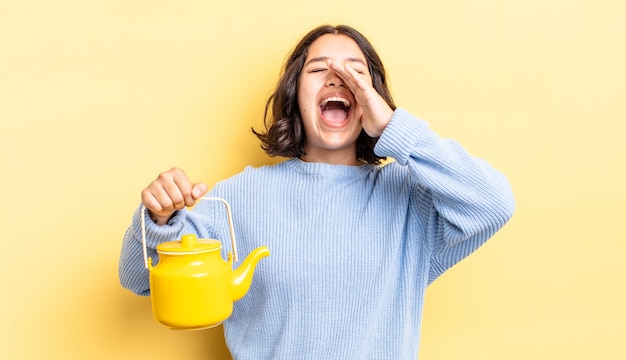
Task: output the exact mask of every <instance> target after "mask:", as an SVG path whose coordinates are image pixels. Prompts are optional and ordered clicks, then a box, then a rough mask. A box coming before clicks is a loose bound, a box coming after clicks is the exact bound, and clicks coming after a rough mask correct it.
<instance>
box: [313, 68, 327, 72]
mask: <svg viewBox="0 0 626 360" xmlns="http://www.w3.org/2000/svg"><path fill="white" fill-rule="evenodd" d="M326 70H328V69H327V68H312V69H311V70H309V72H311V73H316V72H322V71H326Z"/></svg>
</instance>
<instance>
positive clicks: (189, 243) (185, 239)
mask: <svg viewBox="0 0 626 360" xmlns="http://www.w3.org/2000/svg"><path fill="white" fill-rule="evenodd" d="M180 242H181V245H182V247H183V249H190V248H195V247H196V245H197V244H198V238H197V237H196V235H194V234H185V235H183V236H182V237H181V238H180Z"/></svg>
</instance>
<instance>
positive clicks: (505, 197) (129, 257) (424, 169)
mask: <svg viewBox="0 0 626 360" xmlns="http://www.w3.org/2000/svg"><path fill="white" fill-rule="evenodd" d="M265 121H266V122H265V124H266V129H265V130H264V131H261V132H258V131H255V133H256V134H257V136H258V137H259V139H260V140H261V143H262V145H261V146H262V147H263V149H265V150H266V151H267V153H268V154H270V155H274V156H283V157H286V158H287V159H286V160H285V161H283V162H280V163H278V164H276V165H272V166H263V167H259V168H252V167H249V168H246V169H245V170H244V171H243V172H241V173H240V174H238V175H236V176H234V177H232V178H230V179H227V180H225V181H222V182H220V183H218V184H217V185H216V186H215V187H214V188H213V189H212V190H211V191H210V193H209V195H210V196H215V197H221V198H224V199H226V200H227V201H228V202H229V203H230V204H231V206H232V209H233V221H234V223H235V231H236V233H237V239H238V244H239V251H240V252H241V253H242V254H244V255H245V254H247V253H249V252H250V251H251V250H252V249H254V248H256V247H258V246H262V245H266V246H268V247H269V249H270V250H271V252H272V255H271V256H270V257H269V258H267V259H264V260H262V261H261V262H260V263H259V266H258V268H257V271H256V274H255V278H254V281H253V284H252V286H251V288H250V290H249V292H248V294H247V295H246V296H245V297H244V298H243V299H241V300H239V301H238V302H236V303H235V308H234V312H233V314H232V316H231V317H230V318H229V319H228V320H226V321H225V323H224V330H225V338H226V342H227V345H228V347H229V349H230V351H231V354H232V356H233V358H234V359H255V360H258V359H415V358H416V357H417V353H418V347H419V340H420V326H421V319H422V305H423V300H424V294H425V290H426V287H427V285H428V284H430V283H431V282H433V281H434V280H435V279H436V278H437V277H438V276H440V275H441V274H442V273H443V272H444V271H446V270H447V269H449V268H450V267H452V266H453V265H454V264H456V263H457V262H459V261H460V260H462V259H463V258H465V257H466V256H468V255H469V254H470V253H472V252H473V251H474V250H476V249H477V248H478V247H479V246H480V245H482V244H483V243H484V242H485V241H486V240H487V239H489V238H490V237H491V236H492V235H494V234H495V233H496V231H498V230H499V229H500V228H501V227H502V226H503V225H504V224H505V223H506V222H507V221H508V220H509V219H510V217H511V216H512V214H513V210H514V206H515V204H514V199H513V195H512V192H511V189H510V186H509V183H508V181H507V179H506V177H505V176H503V175H502V174H501V173H499V172H498V171H496V170H495V169H493V168H492V167H491V166H490V165H489V164H487V163H486V162H485V161H483V160H480V159H477V158H474V157H472V156H471V155H470V154H468V153H467V152H466V151H465V150H464V149H463V147H461V145H459V144H458V143H457V142H455V141H452V140H445V139H442V138H440V137H439V136H438V135H436V134H435V133H434V132H433V131H432V130H430V129H429V127H428V124H427V123H426V122H425V121H423V120H420V119H418V118H416V117H414V116H413V115H411V114H409V113H408V112H407V111H406V110H403V109H401V108H396V107H395V105H394V102H393V100H392V98H391V95H390V93H389V90H388V88H387V85H386V75H385V70H384V67H383V65H382V63H381V61H380V59H379V57H378V55H377V54H376V52H375V50H374V49H373V47H372V46H371V44H370V43H369V42H368V41H367V39H366V38H365V37H363V35H361V34H360V33H359V32H357V31H356V30H354V29H353V28H350V27H348V26H336V27H333V26H321V27H319V28H316V29H314V30H312V31H311V32H310V33H308V34H307V35H306V36H304V38H303V39H302V40H301V41H300V43H299V44H298V45H297V46H296V48H295V49H294V50H293V52H292V54H291V56H290V57H289V58H288V60H287V62H286V64H285V68H284V71H283V75H282V77H281V79H280V80H279V82H278V85H277V88H276V91H275V92H274V94H273V95H272V96H271V97H270V99H269V100H268V102H267V106H266V115H265ZM385 157H392V158H393V159H394V160H395V161H393V162H389V163H388V164H386V165H381V164H380V163H381V160H382V159H384V158H385ZM207 190H208V189H207V186H206V185H205V184H203V183H193V182H191V181H190V180H189V179H188V178H187V176H186V175H185V173H184V172H183V171H182V170H180V169H177V168H174V169H171V170H169V171H167V172H164V173H162V174H160V175H159V176H158V178H157V179H156V180H154V181H153V182H152V183H151V184H150V185H149V186H148V187H147V188H145V189H144V190H143V192H142V202H143V205H145V207H146V208H147V211H146V213H145V214H144V213H141V207H140V208H139V209H138V210H137V212H136V213H135V214H134V217H133V221H132V224H131V225H130V227H129V229H128V231H127V232H126V235H125V237H124V243H123V247H122V253H121V258H120V279H121V282H122V285H123V286H125V287H126V288H128V289H130V290H132V291H134V292H135V293H137V294H140V295H149V294H150V289H149V282H148V272H147V271H146V270H145V268H144V263H143V256H142V245H141V229H140V219H141V216H146V217H148V216H149V217H150V218H151V219H152V220H153V221H147V222H146V223H147V229H146V231H147V237H148V247H149V251H150V255H151V256H152V257H153V258H156V257H157V255H156V252H155V250H154V248H156V246H157V245H158V244H159V243H162V242H166V241H172V240H174V239H179V238H180V235H181V234H185V233H195V234H197V235H198V236H200V237H203V238H216V239H228V238H229V235H228V227H227V224H226V221H225V220H224V215H223V214H224V210H223V209H222V208H221V207H220V206H222V205H221V204H219V203H215V202H209V201H200V202H198V203H197V206H195V207H194V208H193V211H190V210H188V209H186V207H190V206H192V205H196V202H197V201H198V199H200V198H201V197H202V196H203V195H204V194H205V193H206V192H207Z"/></svg>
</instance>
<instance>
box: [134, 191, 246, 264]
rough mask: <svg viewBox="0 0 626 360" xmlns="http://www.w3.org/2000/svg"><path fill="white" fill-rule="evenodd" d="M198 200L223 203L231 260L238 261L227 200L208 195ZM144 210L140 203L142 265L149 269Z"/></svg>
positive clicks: (231, 216)
mask: <svg viewBox="0 0 626 360" xmlns="http://www.w3.org/2000/svg"><path fill="white" fill-rule="evenodd" d="M198 200H215V201H220V202H221V203H222V204H224V206H226V213H227V215H228V226H229V230H230V243H231V244H232V247H233V260H234V261H235V262H237V261H238V256H237V243H236V242H235V227H234V226H233V215H232V213H231V211H230V205H229V204H228V202H227V201H226V200H224V199H222V198H218V197H210V196H204V197H201V198H200V199H198ZM145 212H146V206H145V205H142V206H141V243H142V246H143V261H144V265H145V266H146V269H149V265H148V247H147V246H146V216H145Z"/></svg>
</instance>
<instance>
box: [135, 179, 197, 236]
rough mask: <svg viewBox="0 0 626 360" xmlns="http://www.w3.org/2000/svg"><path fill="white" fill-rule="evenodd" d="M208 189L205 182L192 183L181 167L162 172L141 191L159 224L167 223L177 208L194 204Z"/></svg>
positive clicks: (151, 214) (152, 216) (153, 217)
mask: <svg viewBox="0 0 626 360" xmlns="http://www.w3.org/2000/svg"><path fill="white" fill-rule="evenodd" d="M207 190H208V187H207V185H206V184H205V183H202V182H199V183H191V182H190V181H189V178H187V174H185V172H184V171H183V170H181V169H179V168H172V169H170V170H168V171H166V172H162V173H160V174H159V176H158V177H157V178H156V179H155V180H154V181H153V182H151V183H150V185H148V187H147V188H145V189H143V191H142V192H141V202H142V203H143V205H144V206H145V207H146V208H147V209H148V211H149V212H150V217H151V218H152V220H154V221H155V222H156V223H157V224H158V225H163V224H165V223H167V221H168V220H169V219H170V217H171V216H172V214H174V212H175V211H176V210H181V209H183V208H185V207H186V206H193V205H194V204H195V203H196V201H197V200H198V199H200V198H201V197H202V196H203V195H204V194H205V193H206V192H207Z"/></svg>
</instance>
